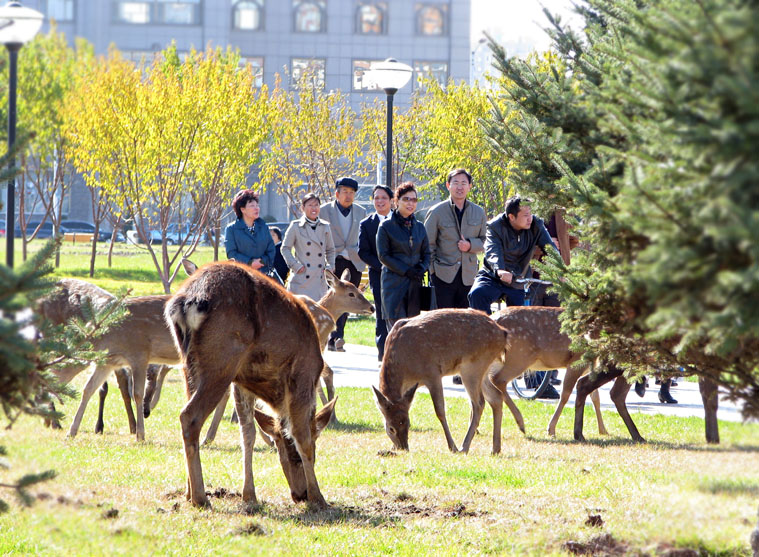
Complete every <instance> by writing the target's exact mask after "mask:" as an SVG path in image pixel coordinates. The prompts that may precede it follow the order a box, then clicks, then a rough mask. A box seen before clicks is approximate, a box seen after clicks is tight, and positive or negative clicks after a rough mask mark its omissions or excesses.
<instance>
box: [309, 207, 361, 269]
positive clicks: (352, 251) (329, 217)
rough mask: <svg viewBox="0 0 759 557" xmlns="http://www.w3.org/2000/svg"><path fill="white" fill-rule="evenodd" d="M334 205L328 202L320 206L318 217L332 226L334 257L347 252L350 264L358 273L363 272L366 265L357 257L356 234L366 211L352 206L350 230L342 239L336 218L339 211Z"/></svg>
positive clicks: (341, 232) (341, 231)
mask: <svg viewBox="0 0 759 557" xmlns="http://www.w3.org/2000/svg"><path fill="white" fill-rule="evenodd" d="M335 203H336V201H330V202H329V203H325V204H324V205H322V206H321V212H320V213H319V216H320V217H321V218H323V219H324V220H326V221H327V222H328V223H330V225H331V226H332V239H333V240H334V242H335V255H340V253H341V252H342V251H343V250H345V251H346V252H348V259H350V260H351V263H353V265H354V266H355V267H356V269H357V270H358V272H363V270H364V269H366V263H364V262H363V261H361V258H360V257H359V256H358V232H359V227H360V225H361V221H362V220H364V218H365V217H366V210H365V209H364V208H363V207H361V206H360V205H356V204H355V203H354V204H353V208H352V209H351V228H350V231H349V232H348V237H347V238H344V237H343V230H342V228H341V227H340V222H339V221H338V218H337V213H338V211H339V209H338V208H337V207H335Z"/></svg>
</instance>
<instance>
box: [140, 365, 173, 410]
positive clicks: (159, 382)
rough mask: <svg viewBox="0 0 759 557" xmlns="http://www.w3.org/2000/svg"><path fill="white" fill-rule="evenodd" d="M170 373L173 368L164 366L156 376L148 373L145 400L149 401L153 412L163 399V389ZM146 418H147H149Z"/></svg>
mask: <svg viewBox="0 0 759 557" xmlns="http://www.w3.org/2000/svg"><path fill="white" fill-rule="evenodd" d="M154 369H155V368H154ZM169 371H171V368H170V367H169V366H166V365H164V366H161V367H160V369H159V370H158V372H157V373H155V375H153V374H152V373H148V380H147V381H148V382H147V386H146V387H145V400H147V401H149V403H150V406H149V408H150V410H153V408H155V407H156V404H158V401H159V400H160V399H161V389H162V388H163V382H164V381H165V380H166V376H167V375H168V373H169ZM151 376H152V377H151ZM145 417H146V418H147V416H145Z"/></svg>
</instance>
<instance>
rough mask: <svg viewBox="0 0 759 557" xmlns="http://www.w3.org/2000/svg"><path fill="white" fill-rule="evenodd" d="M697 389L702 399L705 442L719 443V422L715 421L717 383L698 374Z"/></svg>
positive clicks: (717, 403)
mask: <svg viewBox="0 0 759 557" xmlns="http://www.w3.org/2000/svg"><path fill="white" fill-rule="evenodd" d="M698 390H699V391H700V392H701V400H703V401H704V426H705V427H706V442H707V443H719V424H718V423H717V408H718V407H719V396H718V392H717V383H716V382H715V381H714V380H713V379H712V378H711V377H704V376H699V378H698Z"/></svg>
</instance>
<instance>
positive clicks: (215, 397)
mask: <svg viewBox="0 0 759 557" xmlns="http://www.w3.org/2000/svg"><path fill="white" fill-rule="evenodd" d="M165 317H166V322H167V323H168V324H169V327H170V328H171V331H172V335H173V336H174V340H175V342H176V347H177V349H178V350H179V352H180V354H181V357H182V363H183V371H184V376H185V386H186V391H187V398H188V402H187V404H186V405H185V407H184V408H183V409H182V411H181V413H180V418H179V419H180V423H181V426H182V439H183V443H184V450H185V458H186V461H187V476H188V483H187V486H188V490H187V498H188V500H190V501H191V502H192V503H193V504H194V505H199V506H205V505H208V498H207V497H206V493H205V487H204V484H203V471H202V467H201V463H200V453H199V448H200V447H199V437H200V429H201V427H202V426H203V423H204V422H205V421H206V419H207V418H208V416H209V414H210V413H211V412H212V411H213V409H214V408H215V407H216V406H217V405H218V404H219V401H220V400H221V399H222V398H223V396H224V394H225V393H226V392H227V391H228V389H229V386H230V385H231V384H232V383H234V384H235V386H236V388H235V393H236V396H235V399H236V401H235V406H236V409H237V412H238V415H239V418H240V426H241V433H242V434H241V442H242V449H243V470H244V479H243V500H244V501H249V502H256V493H255V487H254V484H253V474H252V449H253V442H254V441H255V428H254V427H253V422H252V420H253V416H254V415H255V409H254V405H253V403H254V400H255V399H256V398H260V399H261V400H262V401H263V402H265V403H266V404H268V405H269V407H270V408H271V409H272V410H273V411H274V412H275V413H276V415H277V418H276V421H277V423H278V427H277V432H278V433H279V435H280V436H281V438H282V441H283V442H285V445H287V443H288V440H292V442H293V444H294V448H295V452H297V453H298V456H299V457H300V468H297V469H296V468H294V467H293V465H292V464H293V461H292V460H291V459H290V458H289V457H288V458H287V459H285V458H284V456H283V453H282V452H280V462H281V464H282V467H283V470H284V472H285V476H286V478H287V480H288V484H289V485H290V493H291V496H292V498H293V500H294V501H301V500H303V499H304V498H306V499H307V500H308V502H309V504H311V505H314V506H317V507H326V506H327V503H326V501H325V500H324V497H323V496H322V494H321V491H320V490H319V484H318V483H317V480H316V474H315V471H314V463H315V460H316V437H317V435H318V432H319V428H318V426H319V424H318V419H317V414H316V386H317V383H318V381H319V376H320V374H321V371H322V368H323V367H324V362H323V360H322V354H321V347H320V345H319V338H318V336H317V332H316V327H315V325H314V320H313V318H312V317H311V314H310V313H309V312H308V310H307V309H306V306H305V304H304V303H303V302H302V301H301V300H299V299H298V298H296V297H295V296H293V295H292V294H290V293H289V292H287V291H286V290H285V289H284V288H282V287H281V286H279V285H277V284H275V283H274V282H273V281H272V280H271V279H269V278H268V277H266V276H265V275H262V274H261V273H258V272H256V271H253V270H252V269H251V268H250V267H248V266H246V265H242V264H239V263H236V262H224V263H210V264H208V265H205V266H203V267H201V268H200V269H198V270H197V271H196V272H195V273H193V274H192V276H190V277H189V278H188V279H187V280H186V281H185V282H184V284H183V285H182V286H181V287H180V289H179V291H178V292H177V293H176V294H175V295H174V296H173V297H172V298H171V300H170V301H169V302H168V303H167V304H166V309H165ZM333 405H334V403H332V404H331V405H329V406H328V407H325V408H324V409H322V410H324V411H325V412H324V413H321V414H319V416H321V417H323V416H324V415H326V416H327V419H328V418H329V414H330V413H331V408H332V407H333ZM277 432H274V433H277ZM275 439H277V437H276V435H275ZM278 442H279V441H278ZM285 448H286V447H285ZM287 454H288V455H289V454H290V453H287ZM301 480H302V481H301ZM303 486H305V491H304V490H303Z"/></svg>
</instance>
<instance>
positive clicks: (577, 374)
mask: <svg viewBox="0 0 759 557" xmlns="http://www.w3.org/2000/svg"><path fill="white" fill-rule="evenodd" d="M562 311H563V310H562V309H561V308H555V307H543V306H513V307H507V308H505V309H503V310H501V311H499V312H498V313H496V314H494V315H493V316H492V318H493V319H494V320H495V322H496V323H498V324H499V325H500V326H501V327H503V328H504V329H506V330H507V331H508V332H509V344H510V349H509V351H508V354H507V356H506V359H505V361H504V363H503V365H502V367H501V369H500V370H498V371H497V372H496V373H494V374H492V375H491V377H490V380H491V383H492V384H493V385H494V386H495V387H496V388H497V389H498V390H499V391H500V392H502V393H505V392H506V388H507V386H508V384H509V383H510V382H511V381H512V380H514V379H516V378H517V377H519V376H520V375H522V374H523V373H524V372H526V371H528V370H544V369H557V368H566V370H567V372H566V375H565V376H564V382H563V385H562V390H561V398H560V400H559V404H558V406H557V407H556V411H555V412H554V414H553V416H552V417H551V421H550V422H549V424H548V434H549V435H551V436H554V435H555V434H556V424H557V423H558V421H559V417H560V416H561V411H562V410H563V408H564V406H565V405H566V403H567V401H568V400H569V396H570V395H571V394H572V389H574V387H575V384H578V380H579V379H580V378H581V377H582V376H583V375H585V374H587V373H588V372H589V371H590V367H591V366H590V365H589V364H587V363H585V362H583V361H582V360H580V356H581V354H577V353H575V352H572V351H571V350H570V349H569V345H570V339H569V337H568V336H567V335H565V334H564V333H562V332H561V323H560V322H559V315H560V314H561V312H562ZM612 379H616V382H615V384H614V386H613V387H612V389H611V399H612V401H613V402H614V404H615V406H616V407H617V411H618V412H619V415H620V416H621V417H622V419H623V420H624V422H625V425H626V426H627V429H628V431H629V432H630V436H631V437H632V438H633V439H634V440H635V441H643V437H641V435H640V433H638V429H637V428H636V427H635V423H634V422H633V420H632V417H630V413H629V412H628V411H627V406H626V404H625V398H626V397H627V392H628V391H629V390H630V385H629V384H628V383H627V381H626V380H625V379H624V377H622V370H621V369H620V368H618V367H616V366H613V365H608V366H605V368H604V369H603V370H602V371H601V372H600V373H598V374H593V377H592V378H591V377H585V378H583V382H581V383H580V384H578V393H577V399H576V400H577V402H576V403H575V430H574V437H575V439H576V440H578V441H579V440H583V436H582V414H583V409H584V406H585V399H586V397H587V396H588V395H590V398H591V400H592V401H593V406H594V408H595V411H596V418H597V420H598V432H599V433H600V434H602V435H606V434H607V431H606V427H605V426H604V422H603V417H602V416H601V401H600V398H599V395H598V391H597V388H598V387H599V386H600V385H602V384H604V383H606V382H608V381H611V380H612ZM578 416H579V418H578ZM496 427H497V428H498V431H497V432H496V431H495V430H494V431H493V440H494V443H495V440H496V436H497V437H498V449H499V450H500V423H498V424H496ZM494 452H498V451H496V450H495V448H494Z"/></svg>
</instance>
